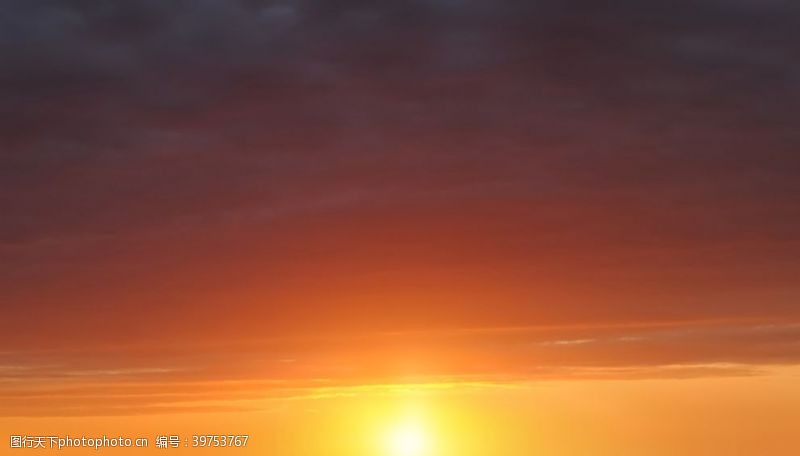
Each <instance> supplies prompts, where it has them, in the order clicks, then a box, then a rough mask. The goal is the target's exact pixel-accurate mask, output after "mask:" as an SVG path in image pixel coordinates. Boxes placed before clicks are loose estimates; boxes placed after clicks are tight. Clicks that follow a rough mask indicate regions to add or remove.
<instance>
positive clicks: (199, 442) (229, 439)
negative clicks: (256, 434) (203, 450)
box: [192, 435, 250, 448]
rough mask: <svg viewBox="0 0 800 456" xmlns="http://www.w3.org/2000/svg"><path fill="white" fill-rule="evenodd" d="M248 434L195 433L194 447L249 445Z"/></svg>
mask: <svg viewBox="0 0 800 456" xmlns="http://www.w3.org/2000/svg"><path fill="white" fill-rule="evenodd" d="M249 437H250V436H248V435H193V436H192V446H193V447H214V448H222V447H231V448H241V447H246V446H247V439H248V438H249Z"/></svg>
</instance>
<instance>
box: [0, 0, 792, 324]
mask: <svg viewBox="0 0 800 456" xmlns="http://www.w3.org/2000/svg"><path fill="white" fill-rule="evenodd" d="M798 23H800V11H798V8H797V6H796V5H795V4H794V3H793V2H788V1H785V2H784V1H777V0H776V1H766V2H756V1H743V0H737V1H733V0H731V1H723V0H716V1H711V0H707V1H701V2H689V1H685V2H684V1H681V2H634V1H621V2H613V3H611V4H603V5H601V4H598V3H596V2H586V1H567V2H563V1H536V2H530V1H502V2H490V1H478V0H472V1H455V0H427V1H412V2H377V3H376V2H360V1H325V2H315V1H276V2H260V1H245V0H241V1H222V0H203V1H191V2H189V1H172V2H166V1H135V2H133V1H131V2H126V1H106V2H94V1H41V2H30V1H22V0H3V1H2V3H0V285H2V288H3V289H5V290H8V291H7V292H6V298H5V300H6V301H7V302H9V303H11V304H9V306H12V305H13V306H17V307H21V306H22V304H21V303H29V302H39V303H40V304H39V305H40V306H42V307H47V306H52V307H54V308H55V307H58V305H63V302H69V303H70V304H69V306H78V305H79V304H77V303H76V301H80V302H88V301H93V300H97V299H100V298H98V297H97V296H96V295H95V294H96V293H99V296H102V299H101V300H106V299H108V300H110V301H116V300H114V299H113V297H114V296H115V295H116V293H117V292H114V291H113V290H122V289H125V290H127V289H130V288H132V289H134V290H140V289H146V290H148V292H149V290H152V289H162V288H164V289H168V288H171V289H174V288H175V287H174V286H173V287H170V286H169V285H167V284H165V282H166V281H167V279H164V278H163V277H161V274H160V273H159V272H158V270H157V266H159V265H160V266H163V267H165V268H167V267H168V268H169V270H171V271H187V272H185V273H186V274H187V275H188V276H190V277H191V276H192V274H197V273H196V271H194V267H195V265H197V264H198V262H199V264H203V265H205V266H207V267H208V268H210V269H211V270H214V271H217V272H220V273H221V274H222V275H223V276H224V277H227V275H226V274H225V271H219V270H218V269H225V270H228V269H226V268H229V269H237V268H238V269H239V270H240V272H241V274H240V275H241V276H242V277H245V279H242V280H243V281H244V282H245V283H247V282H248V280H254V281H255V279H254V277H258V271H260V270H261V268H263V267H264V266H263V264H264V263H268V264H273V265H274V264H278V263H282V262H287V263H290V264H292V265H294V266H291V267H289V268H288V269H291V270H293V271H295V272H296V271H303V270H304V268H303V265H302V262H301V261H300V260H298V258H306V259H307V261H308V262H309V263H312V264H313V265H314V267H316V268H319V270H320V277H322V278H320V279H319V280H320V281H321V282H322V283H323V285H321V288H322V289H324V290H329V289H330V290H336V289H337V287H339V286H341V285H340V284H336V283H327V282H325V281H326V280H329V279H326V278H325V277H328V275H326V274H329V272H328V273H325V272H324V271H326V269H325V268H326V267H329V270H330V271H332V270H337V269H338V268H337V267H336V266H335V265H336V264H337V261H339V262H340V261H341V258H342V256H343V255H344V256H345V257H346V258H350V257H349V256H348V255H353V258H356V261H361V263H359V265H357V266H353V267H352V268H353V270H352V271H351V272H352V273H353V275H354V276H356V277H361V278H365V280H368V281H369V280H373V279H374V277H373V276H372V273H371V272H370V271H371V270H374V269H375V268H376V266H381V264H380V263H379V262H377V260H370V259H371V258H373V257H377V256H378V255H379V254H380V255H383V256H382V258H390V259H391V258H395V259H397V258H404V259H406V260H408V262H409V263H408V264H410V263H412V262H413V261H414V259H415V258H417V259H421V260H430V259H431V257H433V258H435V259H437V261H438V263H436V264H437V267H439V268H441V269H452V270H460V269H459V268H470V267H473V266H474V267H476V269H479V267H478V265H480V264H485V263H488V264H490V265H491V266H492V267H494V268H499V269H502V270H503V271H504V272H505V273H506V274H507V275H506V276H505V277H503V278H501V279H497V280H498V283H499V284H500V286H508V287H510V288H513V289H514V290H516V291H514V293H513V294H516V293H522V292H521V291H519V290H522V289H524V288H525V285H524V284H525V283H529V282H531V281H535V280H534V279H536V280H544V279H541V277H542V275H541V274H542V270H546V274H544V275H545V276H546V277H548V278H549V277H550V276H549V275H547V274H553V275H555V276H557V278H558V280H556V282H555V283H564V284H574V283H578V282H579V283H582V284H585V286H595V285H596V286H597V287H599V288H602V289H604V290H606V291H607V290H609V289H624V290H628V291H630V290H633V291H631V292H630V293H629V294H626V296H625V298H626V299H629V300H633V297H632V296H634V297H636V298H638V297H641V296H649V297H650V298H652V300H653V301H654V302H661V303H663V306H664V308H667V309H669V308H670V304H668V303H669V302H670V299H673V300H675V301H677V302H680V303H681V304H674V305H675V306H677V308H679V309H682V310H680V312H694V311H695V310H694V308H695V307H699V308H702V309H703V312H712V313H713V312H717V313H725V312H728V311H732V309H737V310H736V311H742V312H749V311H753V312H755V311H758V310H759V309H760V310H764V309H766V310H764V311H765V312H766V313H770V312H773V311H774V312H778V311H780V312H787V310H786V309H788V308H790V307H791V306H790V304H787V303H788V302H790V301H791V299H792V296H794V297H796V296H797V289H796V283H797V281H796V271H797V270H798V269H797V268H798V264H797V261H796V258H798V256H797V253H800V252H798V250H797V234H796V233H797V232H798V230H797V227H798V225H800V207H798V200H797V196H796V195H797V194H799V193H798V192H800V179H799V178H798V174H800V160H799V159H798V156H797V153H796V151H797V150H798V148H799V146H800V136H799V135H800V134H799V133H798V129H797V122H798V120H800V119H798V114H797V113H798V112H800V110H798V107H800V97H799V96H800V93H798V87H800V84H798V83H799V82H800V80H799V78H800V73H798V71H799V70H800V69H799V67H798V63H797V62H798V59H797V56H798V53H800V45H798V43H799V41H798V40H797V39H796V28H797V26H798ZM398 214H399V215H398ZM440 214H447V215H448V216H452V217H451V218H450V219H445V218H444V217H443V216H441V215H440ZM286 219H291V222H290V221H286ZM318 226H329V227H330V230H329V231H328V232H323V231H321V230H322V229H321V228H317V227H318ZM347 227H349V228H347ZM464 227H467V228H466V229H465V228H464ZM337 230H338V231H337ZM348 230H350V231H349V232H348ZM395 230H396V231H395ZM459 230H461V232H462V235H461V236H460V237H459V236H453V235H451V232H453V231H459ZM348 233H349V234H348ZM375 233H377V234H375ZM265 239H267V240H265ZM397 243H400V244H403V245H404V246H405V247H402V248H401V247H397ZM333 245H339V247H332V246H333ZM315 249H316V250H315ZM165 252H169V254H167V253H165ZM220 252H222V254H223V256H224V255H229V259H228V260H218V259H211V258H212V257H213V256H214V255H219V254H220ZM231 252H236V253H237V254H242V257H244V259H242V258H238V259H233V257H234V256H235V255H234V254H233V253H231ZM252 252H257V253H258V254H261V255H262V257H260V258H261V259H260V260H255V259H253V258H250V257H249V256H248V255H249V254H251V253H252ZM343 252H344V254H343ZM455 252H466V253H455ZM245 253H246V254H245ZM253 255H255V254H254V253H253ZM359 255H361V256H359ZM132 258H133V259H134V260H131V259H132ZM182 258H183V259H182ZM265 258H268V259H269V260H267V259H265ZM198 259H199V260H198ZM226 261H228V262H226ZM385 261H386V263H385V264H383V268H386V269H391V268H395V269H403V268H404V267H405V268H407V267H408V264H405V263H402V264H401V262H400V261H397V262H396V263H391V260H385ZM294 262H297V263H294ZM220 264H223V265H224V266H221V265H220ZM297 264H300V265H301V266H298V265H297ZM403 264H405V266H403ZM165 265H168V266H165ZM643 265H644V266H643ZM304 266H306V267H308V266H309V265H308V264H305V265H304ZM215 268H217V269H215ZM292 268H296V269H292ZM192 271H194V272H192ZM596 271H599V272H596ZM484 272H485V273H487V274H488V275H491V274H490V273H488V272H486V271H484ZM570 274H574V275H576V276H571V277H570ZM288 275H291V273H287V276H288ZM302 275H303V274H302V273H299V272H297V274H296V275H294V276H292V277H300V276H302ZM201 276H202V274H201ZM154 277H155V278H154ZM432 277H439V276H437V275H436V274H433V276H432ZM98 278H102V279H103V281H107V282H106V283H107V286H108V287H109V289H110V290H112V291H108V290H106V291H105V292H102V293H101V292H99V291H98V289H97V288H99V287H98V286H96V285H92V282H93V281H96V280H98ZM247 278H250V279H247ZM184 280H185V282H181V283H180V284H178V289H180V290H183V291H186V293H189V294H191V293H194V292H193V291H190V290H191V289H192V286H190V285H189V284H191V283H193V281H192V280H191V279H188V278H186V279H184ZM385 280H386V281H387V282H391V281H392V280H391V278H388V279H385ZM443 280H445V281H446V279H443ZM515 280H516V282H515ZM544 281H546V280H544ZM595 281H596V282H595ZM731 281H732V282H734V285H742V284H746V285H742V286H748V287H761V288H769V289H771V290H779V292H775V293H778V294H780V297H778V298H774V297H773V298H770V300H769V302H770V304H767V305H766V306H763V307H761V308H759V309H757V308H756V307H758V306H756V305H754V304H745V303H740V302H731V300H730V299H728V298H729V297H728V296H726V297H725V298H724V299H722V298H720V297H719V296H720V293H721V292H720V291H719V289H720V288H724V284H725V283H730V282H731ZM332 282H335V281H332ZM122 283H127V284H128V285H127V286H122V285H121V284H122ZM204 283H205V281H204ZM236 284H237V285H242V284H241V283H238V282H236ZM640 284H648V285H649V286H650V289H649V290H648V291H647V292H645V291H643V290H639V289H638V288H637V287H638V285H640ZM681 284H688V286H689V287H695V288H693V290H694V292H695V293H696V294H697V295H704V294H705V293H707V292H708V290H707V289H708V288H709V287H711V288H712V289H713V290H716V291H715V293H717V294H716V295H714V296H713V297H712V298H711V299H707V300H705V301H706V304H703V305H699V306H697V305H695V304H693V303H696V302H697V301H699V300H701V299H700V298H699V297H698V296H695V297H694V298H692V299H691V303H689V298H686V294H691V290H690V292H686V291H683V292H681V293H682V294H680V297H679V298H676V295H675V293H677V292H676V291H675V290H676V289H679V288H680V287H681ZM173 285H175V284H173ZM242 286H244V285H242ZM249 286H252V285H249ZM441 286H442V287H443V288H444V287H446V286H445V285H441ZM114 287H117V288H114ZM232 287H233V285H232ZM42 290H45V291H42ZM47 290H50V291H47ZM64 290H70V293H71V295H70V298H69V299H66V298H64V299H62V300H61V301H59V300H58V299H56V298H52V296H50V297H47V296H45V295H43V294H42V293H44V294H47V293H50V294H52V295H58V294H59V292H60V291H64ZM750 291H751V292H752V290H750ZM221 293H222V292H221ZM754 293H755V292H754ZM65 294H69V293H65ZM223 294H224V293H223ZM48 296H49V295H48ZM77 296H80V297H81V299H76V297H77ZM754 296H761V297H763V295H759V294H758V293H755V294H754ZM162 298H163V299H164V300H167V298H164V297H162ZM131 299H133V298H131ZM149 299H154V298H153V297H152V296H150V297H149ZM181 299H183V300H191V298H190V297H187V296H183V297H182V298H181ZM515 299H516V298H515ZM598 299H600V298H598ZM606 299H608V301H612V299H611V298H608V297H606ZM51 301H52V302H55V303H58V305H57V304H47V303H48V302H51ZM575 301H580V300H579V299H575ZM719 302H724V304H718V303H719ZM118 305H119V306H121V307H125V306H126V304H121V303H120V304H118ZM520 305H521V304H520ZM620 305H621V304H620ZM575 306H576V307H581V306H583V307H584V308H586V309H588V311H590V313H591V312H594V310H593V309H594V307H595V305H594V304H582V305H580V304H575ZM621 306H622V305H621ZM636 306H638V304H633V303H631V304H629V305H628V306H627V307H625V306H623V307H625V309H626V312H627V310H629V308H631V307H636ZM48 308H49V307H48ZM742 309H744V310H742ZM117 310H119V309H117ZM131 312H132V311H131ZM670 312H671V311H669V310H668V311H666V313H670ZM676 312H678V311H677V310H676ZM680 312H679V313H680ZM620 313H622V314H624V313H625V312H622V311H620ZM662 313H664V312H662ZM445 314H446V313H445ZM512 314H513V315H519V314H518V313H513V312H512ZM614 315H616V316H618V315H617V314H614ZM523 316H524V315H523ZM573 316H574V315H573ZM528 317H530V315H528Z"/></svg>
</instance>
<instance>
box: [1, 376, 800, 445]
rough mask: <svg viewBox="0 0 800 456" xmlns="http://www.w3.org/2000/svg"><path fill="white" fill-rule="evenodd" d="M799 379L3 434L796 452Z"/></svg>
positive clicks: (532, 393)
mask: <svg viewBox="0 0 800 456" xmlns="http://www.w3.org/2000/svg"><path fill="white" fill-rule="evenodd" d="M798 382H800V370H798V369H796V368H791V369H790V368H782V369H775V370H773V371H771V372H770V373H769V374H767V375H762V376H755V377H753V376H748V377H722V378H696V379H671V380H574V381H543V382H534V383H524V384H450V385H436V384H433V385H383V386H381V385H377V386H372V387H352V388H338V389H333V390H327V391H326V392H325V394H317V395H314V394H310V395H308V396H307V397H298V398H285V399H277V400H276V399H270V400H263V401H247V402H248V404H247V405H250V406H254V407H255V409H254V410H253V411H247V412H224V413H220V412H217V413H208V412H206V413H193V414H177V415H176V414H166V415H164V414H143V415H132V416H115V417H91V416H89V417H71V418H64V417H38V418H2V419H0V428H2V429H3V430H5V431H7V432H9V433H24V434H27V435H40V434H42V435H53V434H55V435H64V434H69V435H71V436H77V435H103V434H105V435H109V436H113V435H118V434H121V435H124V436H130V437H136V436H140V435H141V436H149V437H151V445H152V444H153V443H152V440H154V439H155V436H156V435H160V434H178V435H181V436H182V438H183V437H189V436H191V435H192V434H198V433H200V434H249V435H250V439H249V444H248V447H247V448H246V449H226V450H224V451H225V452H224V453H222V451H223V450H219V449H217V450H210V449H196V448H195V449H192V448H189V449H184V450H180V451H181V454H199V455H203V454H243V455H244V454H247V455H264V454H280V455H286V456H301V455H311V454H315V455H316V454H319V455H322V454H324V455H331V456H339V455H341V456H345V455H346V456H372V455H381V456H395V455H400V454H403V456H406V453H397V452H395V449H396V448H395V447H393V446H392V445H393V444H392V443H391V442H392V441H393V439H396V438H397V433H398V432H399V433H403V432H405V433H408V432H412V433H413V432H417V433H420V434H422V437H421V438H422V439H423V440H424V441H423V442H419V445H416V446H415V448H418V449H419V450H420V452H419V454H420V456H422V455H425V456H427V455H431V456H433V455H436V456H473V455H474V456H482V455H487V454H497V455H503V456H526V455H531V454H542V455H549V456H562V455H563V456H576V455H586V456H638V455H643V454H646V455H652V456H673V455H677V454H680V455H688V456H695V455H696V456H709V455H719V456H724V455H731V454H747V455H756V454H769V455H791V454H796V452H797V451H800V442H799V441H798V440H797V436H796V431H797V428H796V424H797V423H798V422H800V389H798V387H797V385H798ZM240 405H241V404H240ZM409 429H411V431H409ZM394 441H396V440H394ZM393 448H394V449H393ZM423 450H424V451H427V453H425V452H423ZM6 451H9V450H8V449H7V447H6V448H3V449H0V453H2V454H6ZM62 451H64V453H63V454H67V455H69V454H87V455H88V454H134V453H135V454H156V453H158V452H159V451H161V452H162V453H160V454H166V451H167V450H156V449H154V448H151V449H149V450H146V451H145V450H119V449H117V450H113V449H112V450H104V451H103V452H102V453H95V452H94V450H76V449H71V450H62ZM176 451H177V450H176ZM9 454H11V453H9ZM170 454H172V453H170ZM407 454H408V455H411V454H412V453H407Z"/></svg>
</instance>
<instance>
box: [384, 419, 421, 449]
mask: <svg viewBox="0 0 800 456" xmlns="http://www.w3.org/2000/svg"><path fill="white" fill-rule="evenodd" d="M386 446H387V449H388V451H389V456H424V455H426V454H428V446H429V441H428V436H427V434H426V432H425V430H424V429H423V428H422V426H421V425H420V424H418V423H402V424H400V425H398V426H396V427H394V428H392V429H391V430H390V431H389V432H388V434H387V438H386Z"/></svg>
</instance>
